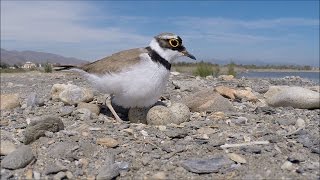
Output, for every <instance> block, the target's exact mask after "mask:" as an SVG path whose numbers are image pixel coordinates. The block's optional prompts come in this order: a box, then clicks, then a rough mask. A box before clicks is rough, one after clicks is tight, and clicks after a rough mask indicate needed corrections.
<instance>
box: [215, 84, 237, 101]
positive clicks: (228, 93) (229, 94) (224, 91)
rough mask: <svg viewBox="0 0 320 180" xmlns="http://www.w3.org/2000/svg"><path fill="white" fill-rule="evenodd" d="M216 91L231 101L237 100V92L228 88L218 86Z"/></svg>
mask: <svg viewBox="0 0 320 180" xmlns="http://www.w3.org/2000/svg"><path fill="white" fill-rule="evenodd" d="M215 91H217V93H219V94H220V95H222V96H225V97H228V98H230V99H231V100H234V99H236V97H235V94H236V90H234V89H232V88H229V87H226V86H218V87H216V88H215Z"/></svg>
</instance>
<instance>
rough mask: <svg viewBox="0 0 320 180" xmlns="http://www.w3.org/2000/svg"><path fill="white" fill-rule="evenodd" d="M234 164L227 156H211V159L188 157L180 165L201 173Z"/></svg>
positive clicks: (215, 170) (211, 171) (216, 170)
mask: <svg viewBox="0 0 320 180" xmlns="http://www.w3.org/2000/svg"><path fill="white" fill-rule="evenodd" d="M232 164H234V162H233V161H231V160H230V159H229V158H227V157H225V156H221V157H216V158H211V159H190V160H185V161H183V162H182V164H181V165H182V167H183V168H185V169H186V170H188V171H190V172H193V173H198V174H203V173H213V172H219V171H220V170H222V169H226V168H230V167H231V165H232Z"/></svg>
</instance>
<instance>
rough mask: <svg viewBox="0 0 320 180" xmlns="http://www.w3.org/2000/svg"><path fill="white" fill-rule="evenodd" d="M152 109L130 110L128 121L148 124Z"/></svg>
mask: <svg viewBox="0 0 320 180" xmlns="http://www.w3.org/2000/svg"><path fill="white" fill-rule="evenodd" d="M149 109H150V108H130V109H129V113H128V119H129V121H130V122H131V123H142V124H147V114H148V111H149Z"/></svg>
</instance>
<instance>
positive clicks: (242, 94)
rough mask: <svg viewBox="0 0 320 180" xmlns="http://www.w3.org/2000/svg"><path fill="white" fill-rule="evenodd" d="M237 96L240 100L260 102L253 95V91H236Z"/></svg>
mask: <svg viewBox="0 0 320 180" xmlns="http://www.w3.org/2000/svg"><path fill="white" fill-rule="evenodd" d="M235 96H236V97H237V98H240V99H245V100H247V101H253V102H256V101H257V100H258V98H257V96H256V95H254V94H253V92H252V91H251V89H249V88H247V89H239V90H236V92H235Z"/></svg>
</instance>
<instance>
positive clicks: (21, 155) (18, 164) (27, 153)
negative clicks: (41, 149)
mask: <svg viewBox="0 0 320 180" xmlns="http://www.w3.org/2000/svg"><path fill="white" fill-rule="evenodd" d="M34 158H35V157H34V155H33V153H32V149H31V148H30V147H29V146H26V145H22V146H20V147H18V148H17V149H16V150H15V151H13V152H12V153H10V154H8V155H7V156H5V157H4V158H3V160H2V161H1V167H2V168H6V169H13V170H14V169H19V168H24V167H26V166H27V165H28V164H29V163H30V162H31V161H32V160H33V159H34Z"/></svg>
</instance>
